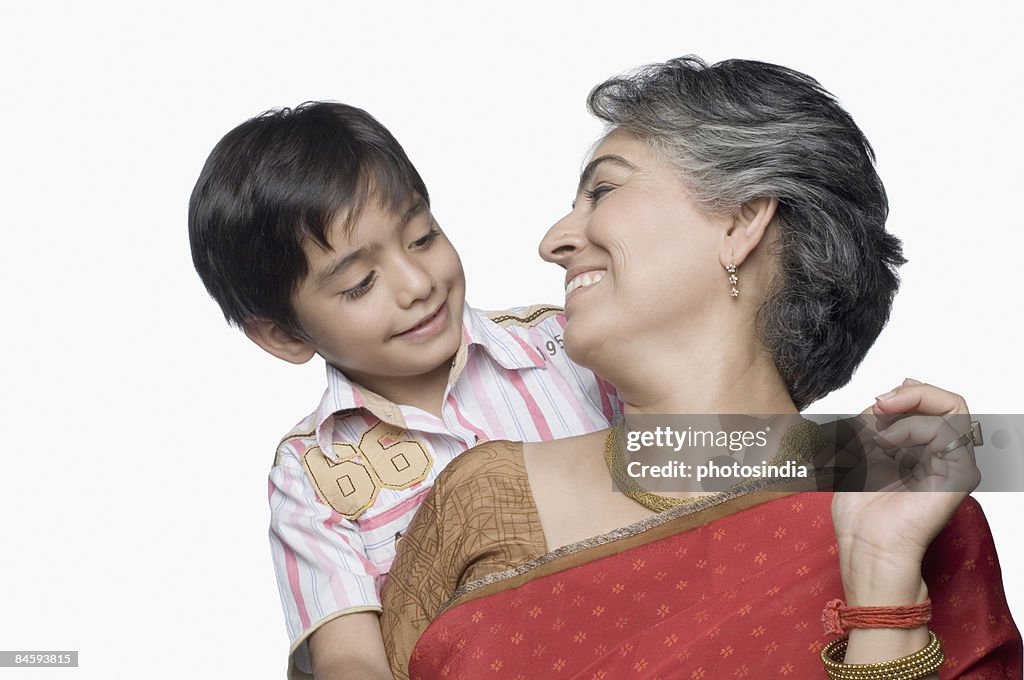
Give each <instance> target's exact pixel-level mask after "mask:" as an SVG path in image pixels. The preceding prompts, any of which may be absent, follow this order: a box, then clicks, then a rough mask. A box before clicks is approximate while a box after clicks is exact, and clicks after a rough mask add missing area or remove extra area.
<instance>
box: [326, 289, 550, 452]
mask: <svg viewBox="0 0 1024 680" xmlns="http://www.w3.org/2000/svg"><path fill="white" fill-rule="evenodd" d="M475 346H479V347H482V348H483V350H484V351H485V352H487V354H488V355H489V356H490V357H491V358H492V359H493V360H494V361H495V362H497V363H498V364H499V365H500V366H502V367H503V368H505V369H507V370H521V369H527V368H546V367H547V363H546V362H545V361H544V357H543V356H542V355H541V353H540V351H539V350H538V349H537V348H536V347H534V346H532V345H531V344H530V343H529V342H527V341H526V340H524V339H522V338H520V337H519V336H518V335H517V334H515V333H513V332H512V331H511V330H509V329H507V328H503V327H502V326H499V325H498V324H496V323H494V322H493V321H491V320H490V319H488V318H487V317H486V316H484V315H483V314H482V313H481V312H480V311H478V310H476V309H473V308H471V307H470V306H469V305H463V308H462V344H461V345H460V346H459V350H458V352H457V353H456V355H455V362H454V364H453V366H452V370H451V374H450V375H449V378H448V384H449V385H452V386H453V385H454V384H455V382H456V381H457V380H458V378H459V375H460V374H461V373H462V369H463V368H464V367H465V365H466V361H467V359H468V357H469V350H470V349H471V348H473V347H475ZM355 409H366V410H367V411H369V412H370V413H372V414H373V415H374V416H376V417H377V418H380V419H381V420H383V421H384V422H386V423H388V424H390V425H395V426H396V427H401V428H402V429H403V430H404V429H406V423H405V416H404V415H403V413H402V409H401V406H399V405H398V404H395V403H394V402H391V401H389V400H387V399H385V398H384V397H382V396H381V395H379V394H376V393H375V392H372V391H370V390H368V389H366V388H365V387H363V386H361V385H359V384H358V383H355V382H352V381H351V380H349V378H348V376H346V375H345V374H344V373H342V372H341V371H340V370H338V369H337V368H335V367H334V366H331V365H330V364H328V365H327V389H326V390H324V395H323V397H321V399H320V404H319V405H318V406H317V409H316V438H317V443H318V444H319V445H320V450H321V451H323V452H324V453H326V454H327V455H328V456H329V457H332V458H333V452H334V451H333V449H334V441H333V439H334V436H333V435H334V432H333V431H334V416H335V415H337V414H339V413H347V412H349V411H353V410H355Z"/></svg>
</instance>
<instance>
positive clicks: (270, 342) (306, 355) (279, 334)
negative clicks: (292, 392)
mask: <svg viewBox="0 0 1024 680" xmlns="http://www.w3.org/2000/svg"><path fill="white" fill-rule="evenodd" d="M242 331H243V332H244V333H245V336H246V337H247V338H249V339H250V340H252V341H253V342H254V343H256V344H257V345H259V346H260V348H261V349H262V350H263V351H265V352H267V353H268V354H272V355H273V356H275V357H277V358H278V359H281V360H282V361H287V362H288V363H291V364H304V363H306V362H307V361H309V360H310V359H312V358H313V356H314V355H315V354H316V348H315V347H314V346H313V345H312V343H310V342H309V341H308V340H305V339H303V338H300V337H298V336H297V335H295V334H294V333H292V332H291V331H288V330H286V329H284V328H282V327H281V325H280V324H278V323H277V322H275V321H271V320H270V319H266V318H263V317H255V318H253V319H250V320H249V321H246V322H245V324H244V325H243V326H242Z"/></svg>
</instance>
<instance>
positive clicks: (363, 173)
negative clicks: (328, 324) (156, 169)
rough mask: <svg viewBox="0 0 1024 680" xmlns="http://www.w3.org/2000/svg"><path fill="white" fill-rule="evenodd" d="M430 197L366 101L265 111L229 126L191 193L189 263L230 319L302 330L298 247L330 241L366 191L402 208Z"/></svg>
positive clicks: (352, 218) (351, 218) (350, 220)
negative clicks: (333, 227)
mask: <svg viewBox="0 0 1024 680" xmlns="http://www.w3.org/2000/svg"><path fill="white" fill-rule="evenodd" d="M415 195H419V196H421V197H422V198H423V200H424V201H426V202H427V204H428V205H429V203H430V196H429V195H428V194H427V188H426V186H424V184H423V180H422V179H421V178H420V176H419V173H418V172H416V168H415V167H413V164H412V163H411V162H410V161H409V158H408V157H407V156H406V155H405V151H404V150H403V149H402V147H401V145H400V144H399V143H398V142H397V141H396V140H395V138H394V137H393V136H392V135H391V133H390V132H388V130H387V128H385V127H384V126H383V125H381V124H380V123H379V122H377V120H376V119H375V118H374V117H373V116H371V115H370V114H368V113H367V112H366V111H363V110H362V109H357V108H355V107H353V106H346V105H345V104H337V103H332V102H306V103H305V104H301V105H299V106H297V107H296V108H294V109H288V108H284V109H279V110H273V111H267V112H266V113H263V114H261V115H259V116H257V117H255V118H252V119H250V120H247V121H246V122H244V123H242V124H241V125H239V126H238V127H236V128H235V129H233V130H231V131H230V132H229V133H227V134H226V135H225V136H224V138H223V139H221V140H220V142H218V143H217V146H215V147H214V149H213V151H212V152H211V153H210V157H209V158H208V159H207V160H206V165H205V166H204V167H203V171H202V173H200V175H199V180H198V181H197V182H196V186H195V189H193V190H192V198H191V200H190V201H189V211H188V231H189V240H190V242H191V245H192V262H193V263H194V264H195V268H196V271H197V272H199V277H200V278H201V279H202V280H203V283H204V284H205V285H206V289H207V290H208V291H209V292H210V295H211V296H212V297H213V299H214V300H216V301H217V304H219V305H220V308H221V310H222V311H223V312H224V317H225V318H226V319H227V320H228V322H229V323H231V324H234V325H236V326H243V325H244V324H245V323H246V322H248V321H250V320H252V319H253V318H255V317H263V318H266V319H269V320H270V321H273V322H275V323H277V324H278V325H280V326H281V327H283V328H285V329H287V330H288V331H290V332H292V333H295V334H296V335H300V336H301V335H302V333H303V332H302V328H301V327H300V325H299V323H298V319H297V317H296V315H295V310H294V308H293V307H292V304H291V296H292V294H293V293H294V292H295V289H296V287H297V286H298V284H299V283H300V282H301V281H302V279H303V278H304V277H305V276H306V275H307V274H308V273H309V263H308V262H307V261H306V256H305V254H304V253H303V250H302V246H303V244H304V243H305V242H306V241H307V240H308V239H312V240H313V241H314V242H315V243H317V244H319V245H320V246H321V247H324V248H328V247H329V243H328V240H327V232H328V227H329V225H330V223H331V221H332V220H333V219H334V218H335V217H336V216H340V215H342V214H344V217H345V220H346V223H345V228H346V230H347V229H351V227H352V226H353V225H354V224H355V222H356V221H357V220H358V219H359V215H360V213H361V211H362V209H363V208H364V206H365V205H366V202H367V201H368V200H371V199H372V200H375V201H376V202H377V203H378V205H379V206H380V207H381V208H382V209H384V210H386V211H399V210H404V209H405V208H406V207H407V205H408V203H409V201H410V200H411V199H412V198H413V197H414V196H415Z"/></svg>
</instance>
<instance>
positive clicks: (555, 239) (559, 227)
mask: <svg viewBox="0 0 1024 680" xmlns="http://www.w3.org/2000/svg"><path fill="white" fill-rule="evenodd" d="M584 240H585V239H584V236H583V228H582V225H581V224H580V220H579V218H578V217H573V213H572V212H570V213H569V214H568V215H566V216H565V217H563V218H562V219H560V220H558V221H557V222H555V224H554V225H553V226H552V227H551V228H550V229H548V233H546V234H544V238H543V239H541V242H540V247H539V248H538V251H539V252H540V256H541V257H542V258H543V259H544V260H546V261H547V262H553V263H554V264H560V265H562V266H563V267H568V264H566V263H567V262H568V260H569V258H570V257H572V256H573V255H574V254H576V253H578V252H579V251H580V250H582V249H583V245H584Z"/></svg>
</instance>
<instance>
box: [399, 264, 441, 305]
mask: <svg viewBox="0 0 1024 680" xmlns="http://www.w3.org/2000/svg"><path fill="white" fill-rule="evenodd" d="M399 276H400V279H399V281H398V304H399V305H401V306H402V307H405V308H408V307H412V306H413V305H414V304H416V303H417V302H419V301H420V300H425V299H427V298H429V297H430V294H431V293H433V292H434V286H435V285H436V282H435V281H434V277H433V276H431V275H430V272H428V271H427V270H426V269H424V268H423V267H421V266H419V264H418V263H416V262H413V261H409V260H407V261H406V262H405V263H404V264H403V266H402V267H401V272H400V274H399Z"/></svg>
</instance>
